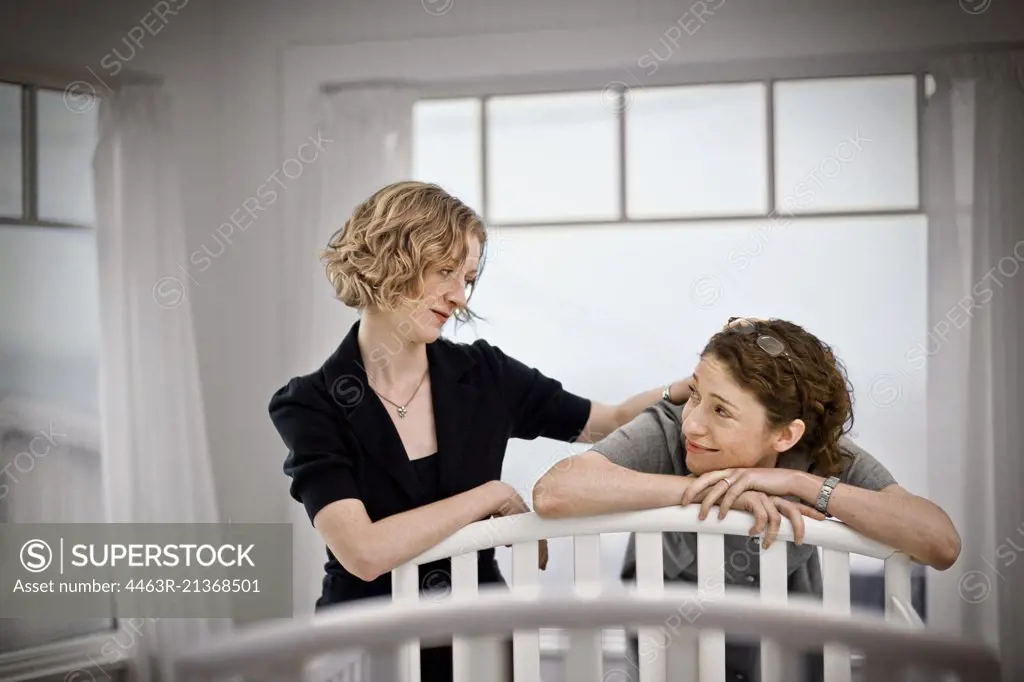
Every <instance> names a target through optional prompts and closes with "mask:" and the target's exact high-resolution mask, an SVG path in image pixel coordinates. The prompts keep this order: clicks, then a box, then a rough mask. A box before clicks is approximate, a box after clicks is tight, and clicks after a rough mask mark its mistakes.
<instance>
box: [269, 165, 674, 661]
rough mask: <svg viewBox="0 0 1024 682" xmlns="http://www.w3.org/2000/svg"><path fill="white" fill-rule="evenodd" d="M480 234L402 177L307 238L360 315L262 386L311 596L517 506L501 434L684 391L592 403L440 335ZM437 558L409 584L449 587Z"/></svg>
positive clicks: (461, 214)
mask: <svg viewBox="0 0 1024 682" xmlns="http://www.w3.org/2000/svg"><path fill="white" fill-rule="evenodd" d="M486 243H487V230H486V228H485V226H484V224H483V221H482V220H481V219H480V218H479V217H478V216H477V214H476V213H475V212H474V211H473V210H472V209H470V208H469V207H468V206H466V205H465V204H464V203H462V202H461V201H459V200H458V199H457V198H455V197H453V196H451V195H450V194H448V193H447V192H445V191H444V190H443V189H441V188H440V187H438V186H436V185H432V184H426V183H422V182H412V181H406V182H398V183H394V184H392V185H389V186H387V187H384V188H382V189H381V190H379V191H378V192H376V193H375V194H374V195H373V196H371V197H370V198H368V199H367V200H366V201H365V202H363V203H362V204H360V205H359V206H357V207H356V208H355V210H354V211H353V213H352V216H351V217H350V218H349V220H348V221H347V222H346V223H345V225H344V226H343V227H342V228H341V229H340V230H338V232H337V233H335V235H334V236H333V237H332V238H331V240H330V243H329V244H328V247H327V249H326V250H325V251H324V252H323V254H322V258H323V262H324V264H325V266H326V271H327V277H328V279H329V280H330V282H331V284H332V285H333V287H334V290H335V294H336V296H337V298H338V299H339V300H340V301H341V302H342V303H344V304H345V305H347V306H350V307H352V308H356V309H358V310H359V311H360V319H359V320H358V321H357V322H356V323H355V324H353V325H352V327H351V329H350V331H349V333H348V334H347V335H346V337H345V338H344V339H343V340H342V341H341V344H340V345H339V346H338V348H337V350H336V351H335V352H334V353H333V354H332V355H331V357H329V358H328V359H327V360H326V362H325V363H324V364H323V366H322V367H320V368H319V369H317V370H316V371H315V372H312V373H310V374H307V375H305V376H300V377H295V378H293V379H291V380H290V381H289V382H288V383H287V384H286V385H285V386H283V387H282V388H281V389H279V390H278V391H277V392H276V393H275V394H274V396H273V398H272V399H271V401H270V415H271V419H272V420H273V422H274V425H275V427H276V428H277V430H278V432H279V434H280V435H281V438H282V440H283V441H284V443H285V445H286V446H287V448H288V451H289V452H288V455H287V457H286V459H285V463H284V471H285V473H286V474H287V475H288V476H290V477H291V479H292V481H291V485H290V493H291V495H292V497H294V498H295V499H296V500H297V501H299V502H301V503H302V504H303V505H304V506H305V508H306V512H307V514H308V516H309V518H310V520H311V521H312V524H313V526H314V527H315V528H316V530H317V531H318V532H319V533H320V535H321V536H322V537H323V539H324V542H325V544H326V545H327V563H326V564H325V567H324V568H325V576H324V579H323V590H322V594H321V597H320V599H319V600H317V604H316V606H317V608H318V609H319V608H323V607H327V606H330V605H332V604H338V603H342V602H348V601H352V600H356V599H362V598H365V597H378V596H384V595H388V594H391V573H390V571H391V570H392V569H394V568H396V567H397V566H400V565H402V564H404V563H406V562H408V561H409V560H411V559H413V558H415V557H416V556H418V555H420V554H422V553H423V552H425V551H426V550H427V549H429V548H430V547H433V546H434V545H436V544H437V543H439V542H441V541H442V540H444V539H445V538H447V537H449V536H450V535H452V534H453V533H455V532H456V531H457V530H459V529H460V528H462V527H463V526H466V525H468V524H470V523H472V522H474V521H479V520H481V519H485V518H488V517H491V516H495V515H497V516H502V515H509V514H518V513H522V512H525V511H528V510H529V507H528V506H527V504H526V502H525V501H524V500H523V499H522V497H521V496H520V495H519V493H517V492H516V491H515V490H514V489H513V488H511V487H510V486H509V485H507V484H505V483H503V482H501V472H502V462H503V459H504V455H505V448H506V446H507V443H508V441H509V439H510V438H520V439H525V440H532V439H535V438H538V437H542V436H543V437H546V438H552V439H557V440H563V441H579V442H584V443H592V442H595V441H596V440H599V439H600V438H602V437H603V436H605V435H607V434H609V433H611V432H612V431H614V430H615V429H617V428H619V427H620V426H622V425H623V424H626V423H628V422H630V421H631V420H632V419H633V418H634V417H636V416H637V415H638V414H639V413H640V412H641V411H642V410H644V409H645V408H647V407H648V406H650V405H652V404H655V403H656V402H658V401H659V400H667V401H676V402H682V401H683V400H685V399H686V398H687V397H688V395H689V389H688V383H687V381H686V380H682V381H679V382H675V383H672V384H670V385H669V386H667V387H665V388H654V389H651V390H649V391H645V392H643V393H640V394H638V395H635V396H633V397H631V398H629V399H628V400H625V401H624V402H622V403H621V404H618V405H607V404H602V403H599V402H595V401H590V400H588V399H585V398H583V397H580V396H578V395H575V394H573V393H571V392H569V391H567V390H565V389H564V388H563V387H562V385H561V384H560V383H559V382H558V381H556V380H555V379H552V378H549V377H547V376H545V375H544V374H542V373H541V372H540V371H539V370H538V369H536V368H533V367H530V366H528V365H526V364H524V363H522V362H520V361H518V360H516V359H515V358H513V357H510V356H508V355H506V354H505V353H504V352H502V350H501V349H500V348H498V347H497V346H493V345H491V344H489V343H487V342H486V341H484V340H480V341H476V342H474V343H471V344H462V343H455V342H452V341H450V340H448V339H444V338H442V336H441V329H442V327H443V326H444V325H445V324H446V323H447V321H448V320H449V319H450V318H452V317H454V318H456V319H459V320H466V319H469V318H471V317H472V316H473V313H472V312H471V311H470V309H469V299H470V297H471V296H472V291H473V289H474V288H475V285H476V283H477V280H478V278H479V276H480V272H481V271H482V269H483V260H484V258H483V255H484V254H483V249H484V248H485V246H486ZM546 561H547V552H546V544H545V543H541V551H540V563H541V568H543V567H544V564H545V563H546ZM450 563H451V562H450V561H447V560H443V561H439V562H436V563H433V564H428V565H424V566H421V567H420V586H421V590H445V589H448V586H449V585H450V582H449V581H450V571H451V566H450ZM478 579H479V582H480V583H482V584H487V583H497V584H503V582H504V581H503V578H502V576H501V573H500V571H499V570H498V565H497V562H496V561H495V559H494V550H493V549H491V550H486V551H482V552H480V553H479V573H478ZM451 667H452V661H451V649H450V647H441V648H434V649H424V650H423V654H422V655H421V668H422V672H423V679H424V680H444V679H450V678H451Z"/></svg>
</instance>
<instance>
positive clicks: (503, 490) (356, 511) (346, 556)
mask: <svg viewBox="0 0 1024 682" xmlns="http://www.w3.org/2000/svg"><path fill="white" fill-rule="evenodd" d="M513 496H514V498H515V499H513ZM514 508H519V509H520V511H528V510H527V509H526V505H525V503H522V501H521V498H520V497H519V494H518V493H517V492H516V491H515V490H514V489H513V488H512V487H511V486H509V485H508V484H507V483H503V482H501V481H489V482H487V483H484V484H483V485H480V486H477V487H476V488H472V489H471V490H467V491H466V492H464V493H459V494H458V495H454V496H453V497H449V498H447V499H444V500H440V501H438V502H434V503H432V504H428V505H424V506H422V507H417V508H416V509H410V510H409V511H405V512H402V513H400V514H394V515H393V516H388V517H387V518H383V519H381V520H380V521H376V522H374V521H371V520H370V517H369V516H368V515H367V513H366V507H365V506H364V505H363V502H362V501H361V500H356V499H345V500H337V501H335V502H331V503H330V504H328V505H327V506H325V507H324V508H323V509H321V510H320V511H319V512H318V513H317V515H316V516H315V517H314V519H313V526H314V527H315V528H316V529H317V531H318V532H319V533H320V536H321V537H322V538H323V539H324V542H326V543H327V546H328V547H330V549H331V552H332V553H333V554H334V556H335V557H336V558H337V559H338V562H339V563H341V565H342V566H344V567H345V570H346V571H348V572H349V573H351V574H353V575H354V576H356V577H357V578H359V579H360V580H365V581H367V582H369V581H371V580H375V579H376V578H378V577H379V576H381V575H384V574H385V573H387V572H389V571H391V570H393V569H395V568H397V567H398V566H401V565H402V564H404V563H406V562H408V561H409V560H411V559H414V558H415V557H417V556H419V555H420V554H422V553H423V552H425V551H427V550H428V549H430V548H431V547H433V546H434V545H436V544H438V543H439V542H441V541H442V540H444V539H446V538H448V537H449V536H451V535H452V534H453V533H455V532H456V531H457V530H459V529H461V528H462V527H464V526H467V525H469V524H470V523H473V522H474V521H480V520H481V519H485V518H487V517H489V516H491V515H492V514H507V513H509V511H510V509H511V510H512V511H513V512H514V511H515V509H514Z"/></svg>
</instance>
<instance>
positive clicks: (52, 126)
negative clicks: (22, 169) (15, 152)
mask: <svg viewBox="0 0 1024 682" xmlns="http://www.w3.org/2000/svg"><path fill="white" fill-rule="evenodd" d="M92 103H93V105H92V106H84V105H83V104H82V102H81V101H76V102H74V103H71V102H68V103H66V102H65V98H64V93H63V92H60V91H57V90H40V91H39V98H38V104H37V106H38V111H39V119H38V120H39V218H40V219H42V220H53V221H57V222H63V223H75V224H78V225H93V224H94V223H95V222H96V209H95V198H94V197H93V173H92V158H93V154H94V152H95V151H96V143H97V138H98V130H97V117H96V113H97V106H95V105H96V104H98V103H97V102H95V101H93V102H92ZM68 104H71V106H68Z"/></svg>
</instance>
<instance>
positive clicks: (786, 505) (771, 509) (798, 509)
mask: <svg viewBox="0 0 1024 682" xmlns="http://www.w3.org/2000/svg"><path fill="white" fill-rule="evenodd" d="M735 506H736V509H739V510H741V511H746V512H750V513H751V514H753V515H754V518H755V521H754V525H753V526H751V527H750V530H749V531H747V533H748V534H749V535H760V534H761V533H765V536H764V540H763V541H762V543H761V547H762V548H763V549H768V548H769V547H771V546H772V543H773V542H775V538H777V537H778V535H779V527H780V526H781V525H782V517H783V516H785V517H786V518H787V519H789V522H790V523H792V524H793V542H794V543H796V544H798V545H800V544H803V541H804V519H803V517H804V516H809V517H810V518H813V519H817V520H819V521H824V520H825V515H824V514H822V513H821V512H819V511H818V510H816V509H812V508H811V507H808V506H807V505H805V504H801V503H799V502H792V501H790V500H787V499H785V498H782V497H778V496H777V495H766V494H764V493H762V492H758V491H756V490H747V491H745V492H743V493H741V494H739V495H738V496H737V497H736V504H735ZM703 518H704V516H702V517H701V519H702V520H703ZM765 526H767V532H765Z"/></svg>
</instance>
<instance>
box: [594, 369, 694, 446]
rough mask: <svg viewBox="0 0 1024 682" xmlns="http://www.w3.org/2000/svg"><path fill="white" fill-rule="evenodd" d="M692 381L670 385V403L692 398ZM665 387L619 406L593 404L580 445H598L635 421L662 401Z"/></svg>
mask: <svg viewBox="0 0 1024 682" xmlns="http://www.w3.org/2000/svg"><path fill="white" fill-rule="evenodd" d="M691 383H692V379H691V378H690V377H687V378H686V379H681V380H679V381H675V382H672V384H670V385H669V395H670V402H672V403H675V404H676V405H679V404H682V403H684V402H686V401H687V400H689V398H690V384H691ZM664 390H665V388H664V387H660V388H652V389H650V390H648V391H644V392H643V393H637V394H636V395H634V396H632V397H630V398H627V399H626V400H625V401H623V402H621V403H619V404H618V405H606V404H604V403H598V402H592V403H591V407H590V418H589V419H588V420H587V424H586V426H585V427H583V432H582V433H581V434H580V435H579V437H578V438H577V441H578V442H580V443H596V442H598V441H599V440H601V439H602V438H604V437H605V436H607V435H608V434H610V433H612V432H613V431H615V429H617V428H619V427H620V426H625V425H626V424H628V423H629V422H631V421H633V420H634V419H635V418H636V416H637V415H638V414H640V413H641V412H643V411H644V410H646V409H647V408H648V407H650V406H651V405H653V404H655V403H656V402H658V401H659V400H661V399H662V391H664Z"/></svg>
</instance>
